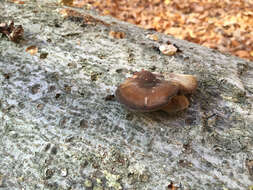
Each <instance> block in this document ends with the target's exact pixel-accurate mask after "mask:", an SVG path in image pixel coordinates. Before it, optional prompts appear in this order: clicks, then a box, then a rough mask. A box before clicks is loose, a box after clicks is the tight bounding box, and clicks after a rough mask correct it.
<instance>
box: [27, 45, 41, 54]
mask: <svg viewBox="0 0 253 190" xmlns="http://www.w3.org/2000/svg"><path fill="white" fill-rule="evenodd" d="M25 51H26V52H28V53H30V54H31V55H35V54H36V53H37V52H38V48H37V47H36V46H29V47H27V48H26V50H25Z"/></svg>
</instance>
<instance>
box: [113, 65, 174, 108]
mask: <svg viewBox="0 0 253 190" xmlns="http://www.w3.org/2000/svg"><path fill="white" fill-rule="evenodd" d="M160 78H161V77H160V76H159V75H155V74H152V73H151V72H149V71H144V70H142V71H140V72H136V73H135V74H134V75H133V77H131V78H128V79H127V80H126V81H125V82H124V83H122V84H121V85H120V86H119V87H118V88H117V90H116V98H117V99H118V101H119V102H120V103H122V104H124V105H125V106H126V107H127V108H129V109H130V110H134V111H140V112H150V111H156V110H159V109H161V108H162V107H164V106H165V105H167V104H168V103H169V102H170V100H171V98H172V97H174V96H176V95H177V94H178V90H179V85H178V84H177V83H175V82H173V81H165V80H163V79H160Z"/></svg>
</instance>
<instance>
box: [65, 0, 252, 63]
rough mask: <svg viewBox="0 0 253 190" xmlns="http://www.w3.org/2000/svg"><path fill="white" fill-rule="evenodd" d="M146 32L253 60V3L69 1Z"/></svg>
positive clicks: (227, 0)
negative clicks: (150, 31) (148, 30)
mask: <svg viewBox="0 0 253 190" xmlns="http://www.w3.org/2000/svg"><path fill="white" fill-rule="evenodd" d="M65 2H68V3H70V2H71V4H72V5H73V6H77V7H82V6H87V5H88V6H90V7H91V8H94V9H97V10H98V11H99V12H100V13H101V14H104V15H112V16H114V17H116V18H118V19H120V20H124V21H127V22H130V23H133V24H136V25H138V26H140V27H142V28H145V29H151V30H152V29H154V30H156V31H159V32H163V33H165V34H169V35H173V36H175V37H176V38H180V39H184V40H188V41H191V42H195V43H198V44H200V45H203V46H206V47H210V48H214V49H217V50H219V51H221V52H224V53H231V54H233V55H236V56H239V57H241V58H247V59H249V60H253V45H252V44H253V11H252V10H253V9H252V7H253V1H252V0H248V1H245V0H237V1H234V0H225V1H219V0H146V1H140V0H121V1H119V0H118V1H117V0H102V1H99V0H71V1H68V0H65Z"/></svg>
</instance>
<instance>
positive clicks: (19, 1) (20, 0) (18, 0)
mask: <svg viewBox="0 0 253 190" xmlns="http://www.w3.org/2000/svg"><path fill="white" fill-rule="evenodd" d="M12 2H13V3H16V4H20V5H23V4H25V1H22V0H12Z"/></svg>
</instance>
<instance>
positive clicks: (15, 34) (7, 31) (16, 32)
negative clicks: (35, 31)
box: [0, 21, 24, 42]
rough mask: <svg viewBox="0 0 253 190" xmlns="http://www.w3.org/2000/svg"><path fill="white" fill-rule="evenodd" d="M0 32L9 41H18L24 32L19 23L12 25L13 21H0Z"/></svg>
mask: <svg viewBox="0 0 253 190" xmlns="http://www.w3.org/2000/svg"><path fill="white" fill-rule="evenodd" d="M0 33H2V34H4V35H5V36H7V37H8V38H9V39H10V40H11V41H13V42H18V41H19V40H20V39H21V38H22V37H23V34H24V29H23V27H22V26H21V25H18V26H14V22H13V21H11V22H10V23H9V24H7V23H0Z"/></svg>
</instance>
